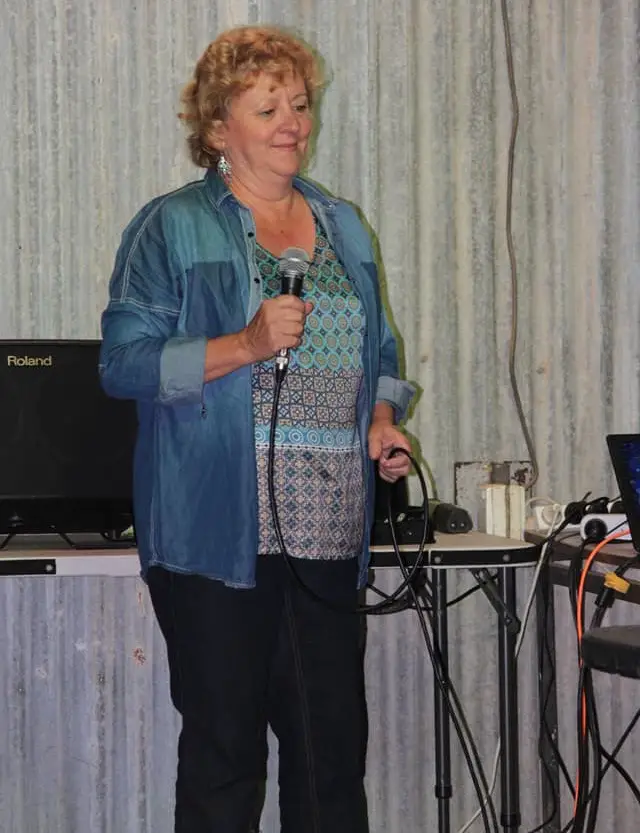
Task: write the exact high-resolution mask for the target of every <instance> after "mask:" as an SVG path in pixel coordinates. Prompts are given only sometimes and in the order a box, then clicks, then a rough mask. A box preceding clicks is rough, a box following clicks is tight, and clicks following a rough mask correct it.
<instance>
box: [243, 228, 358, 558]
mask: <svg viewBox="0 0 640 833" xmlns="http://www.w3.org/2000/svg"><path fill="white" fill-rule="evenodd" d="M257 264H258V268H259V269H260V272H261V275H262V281H263V295H264V297H265V299H266V298H272V297H275V296H277V295H279V294H280V285H281V281H280V276H279V274H278V259H277V258H276V257H274V256H273V255H272V254H271V253H270V252H268V251H267V250H266V249H264V248H262V247H261V246H258V247H257ZM302 298H303V299H304V300H305V301H311V302H312V303H313V305H314V306H313V311H312V312H311V314H310V315H309V316H308V318H307V321H306V324H305V331H304V336H303V339H302V344H301V345H300V347H298V348H297V349H295V350H291V351H290V354H289V368H288V370H287V375H286V376H285V380H284V383H283V385H282V390H281V394H280V403H279V407H278V425H277V428H276V443H275V468H274V471H275V477H274V482H275V494H276V502H277V506H278V516H279V519H280V525H281V527H282V534H283V538H284V542H285V546H286V548H287V552H288V553H289V554H290V555H291V556H293V557H294V558H319V559H343V558H354V557H356V556H357V555H358V554H359V552H360V550H361V546H362V534H363V525H364V482H363V471H362V457H361V453H360V442H359V438H358V431H357V426H356V401H357V397H358V391H359V389H360V386H361V384H362V380H363V370H362V344H363V332H364V328H365V326H366V321H365V320H364V314H363V309H362V305H361V303H360V300H359V299H358V297H357V295H356V294H355V292H354V290H353V286H352V284H351V281H350V280H349V277H348V275H347V274H346V272H345V270H344V268H343V266H342V265H341V264H340V263H339V262H338V260H337V258H336V254H335V252H334V251H333V250H332V248H331V246H330V245H329V242H328V240H327V238H326V236H325V234H324V232H323V231H322V228H321V227H320V225H319V224H316V246H315V251H314V255H313V261H312V263H311V266H310V267H309V271H308V272H307V275H306V277H305V280H304V284H303V289H302ZM273 388H274V360H273V359H271V360H269V361H266V362H260V363H257V364H255V365H254V366H253V369H252V390H253V410H254V422H255V443H256V459H257V469H258V516H259V549H258V552H259V553H261V554H266V553H277V552H279V547H278V544H277V540H276V536H275V532H274V530H273V523H272V519H271V510H270V507H269V495H268V488H267V457H268V448H269V434H270V420H271V409H272V404H273Z"/></svg>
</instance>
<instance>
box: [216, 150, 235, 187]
mask: <svg viewBox="0 0 640 833" xmlns="http://www.w3.org/2000/svg"><path fill="white" fill-rule="evenodd" d="M232 172H233V169H232V168H231V163H230V162H229V160H228V159H227V157H226V156H225V155H224V153H221V154H220V158H219V159H218V174H219V175H220V177H221V178H222V179H223V180H224V181H225V182H226V183H227V185H228V184H229V182H230V181H231V174H232Z"/></svg>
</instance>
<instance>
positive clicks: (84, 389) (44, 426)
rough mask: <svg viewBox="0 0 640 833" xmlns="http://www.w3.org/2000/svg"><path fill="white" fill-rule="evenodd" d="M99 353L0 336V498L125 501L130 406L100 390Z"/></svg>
mask: <svg viewBox="0 0 640 833" xmlns="http://www.w3.org/2000/svg"><path fill="white" fill-rule="evenodd" d="M99 351H100V342H99V341H51V342H48V341H11V342H8V341H0V501H5V500H12V499H21V500H23V499H27V500H30V499H56V500H66V501H85V502H86V501H91V502H95V501H120V502H123V501H124V502H130V501H131V494H132V469H133V449H134V444H135V435H136V429H137V418H136V411H135V404H134V403H133V402H128V401H119V400H114V399H110V398H109V397H107V396H106V394H105V393H104V392H103V390H102V388H101V386H100V380H99V376H98V358H99Z"/></svg>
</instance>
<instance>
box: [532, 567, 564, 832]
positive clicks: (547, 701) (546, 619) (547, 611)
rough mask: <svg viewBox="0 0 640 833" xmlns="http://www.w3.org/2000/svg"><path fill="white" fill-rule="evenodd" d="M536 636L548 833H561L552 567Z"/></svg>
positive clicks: (543, 581) (540, 595) (539, 595)
mask: <svg viewBox="0 0 640 833" xmlns="http://www.w3.org/2000/svg"><path fill="white" fill-rule="evenodd" d="M536 636H537V643H538V669H539V670H538V697H539V702H540V763H541V767H542V769H543V770H544V771H541V798H542V807H541V811H542V819H543V820H544V821H546V822H547V823H546V824H545V827H544V833H560V800H559V796H560V769H559V766H558V759H557V757H556V753H555V748H557V743H558V695H557V690H556V677H555V668H554V666H555V653H556V639H555V612H554V605H553V581H552V579H551V572H550V568H549V566H548V565H546V566H545V567H544V568H543V570H542V572H541V573H540V579H539V581H538V587H537V588H536Z"/></svg>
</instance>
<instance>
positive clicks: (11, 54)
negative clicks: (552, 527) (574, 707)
mask: <svg viewBox="0 0 640 833" xmlns="http://www.w3.org/2000/svg"><path fill="white" fill-rule="evenodd" d="M508 6H509V13H510V17H511V24H512V34H513V47H514V60H515V72H516V81H517V88H518V96H519V104H520V131H519V135H518V141H517V153H516V165H515V180H514V186H515V187H514V203H513V232H514V240H515V244H516V254H517V258H518V296H517V297H518V302H519V304H518V308H519V325H520V326H519V339H518V347H517V356H516V358H517V365H516V366H517V376H518V380H519V383H520V387H521V392H522V396H523V401H524V407H525V411H526V413H527V416H528V419H529V421H530V423H531V425H532V428H533V432H534V438H535V441H536V446H537V451H538V456H539V461H540V469H541V472H540V481H539V484H538V486H537V491H538V493H539V494H549V493H550V494H552V495H553V497H554V498H556V499H559V500H561V501H566V500H568V499H570V498H573V497H575V496H576V495H578V494H582V493H583V492H584V491H586V490H587V489H592V490H593V491H594V492H599V491H602V490H607V489H609V488H612V484H611V473H610V469H609V467H608V464H607V461H606V454H605V448H604V442H603V435H604V433H605V432H606V431H607V430H638V427H639V426H640V328H639V327H638V323H639V321H640V274H639V268H640V267H639V265H638V264H639V263H640V257H639V255H640V251H639V249H640V245H639V236H640V235H639V231H640V216H639V212H640V198H639V194H640V187H639V184H640V183H639V180H640V148H639V139H638V136H639V135H640V131H639V127H640V125H639V124H638V118H639V116H638V109H639V108H638V104H639V95H638V92H639V91H638V86H639V84H640V80H639V79H640V74H639V73H638V39H639V31H640V10H639V7H638V3H637V2H636V0H618V2H616V3H610V2H607V0H557V2H546V3H545V2H537V3H528V4H522V3H508ZM259 20H262V21H276V22H280V23H285V24H288V25H292V26H294V27H296V28H298V29H299V30H300V31H301V32H302V33H303V34H304V35H305V36H306V37H307V38H308V39H309V40H310V41H311V42H312V43H313V44H314V45H315V46H317V48H318V49H319V50H320V52H321V53H322V54H323V55H324V56H325V58H326V60H327V64H328V69H329V71H330V76H331V83H330V84H329V86H328V90H327V93H326V96H325V97H324V100H323V102H322V109H321V121H322V130H321V133H320V141H319V144H318V147H317V152H316V154H315V157H314V160H313V163H312V166H311V170H310V173H311V175H312V176H314V177H315V178H317V179H318V180H320V181H321V182H323V183H325V184H326V185H327V186H328V187H329V188H331V189H332V190H334V191H336V192H338V193H340V194H341V195H343V196H345V197H347V198H348V199H351V200H353V201H355V202H356V203H358V204H359V205H360V206H361V207H362V209H363V210H364V212H365V214H366V215H367V217H368V218H369V221H370V222H371V225H372V226H373V228H374V229H375V231H376V234H377V236H378V238H379V242H380V247H381V251H382V254H383V258H384V277H385V292H386V295H387V297H388V301H389V305H390V309H391V311H392V314H393V319H394V323H395V326H396V328H397V330H398V332H399V333H400V334H401V337H402V340H403V355H404V360H405V366H406V372H407V376H408V377H409V378H410V379H412V380H413V381H415V382H416V383H417V384H418V385H419V386H420V388H421V389H422V395H421V398H420V401H419V402H418V404H417V406H416V408H415V409H414V412H413V415H412V417H411V419H410V421H409V430H410V431H411V433H412V435H413V436H414V437H415V439H416V444H417V445H419V447H420V450H421V452H422V454H423V456H424V458H425V461H427V462H428V464H429V466H430V468H431V470H432V471H433V473H434V476H435V479H436V482H437V485H438V491H439V493H440V495H441V496H442V497H445V498H447V497H451V496H452V492H453V463H454V461H455V460H473V459H476V460H491V459H522V458H523V457H525V456H526V454H525V446H524V442H523V439H522V434H521V431H520V427H519V425H518V422H517V419H516V413H515V409H514V405H513V399H512V394H511V390H510V386H509V379H508V363H507V362H508V346H509V337H510V330H511V312H512V303H511V275H510V269H509V262H508V257H507V250H506V243H505V208H506V206H505V194H506V190H505V188H506V175H507V147H508V141H509V134H510V128H511V116H512V111H511V101H510V96H509V87H508V78H507V73H506V64H505V51H504V40H503V32H502V21H501V18H500V9H499V4H498V3H495V2H491V0H477V2H474V3H469V2H468V0H452V2H445V0H421V2H412V0H397V2H394V3H389V2H387V1H386V0H349V2H344V0H323V2H320V0H277V2H276V0H225V2H224V3H210V2H204V0H190V2H188V3H178V2H177V0H165V2H161V0H139V2H137V3H135V4H131V3H126V2H123V0H102V1H101V2H97V0H87V1H86V2H79V0H69V1H68V2H62V1H61V0H32V2H30V3H28V4H21V3H18V2H17V0H5V2H4V3H3V4H2V6H1V8H0V45H1V49H0V69H1V70H2V71H1V72H0V113H2V128H1V133H0V135H1V136H2V151H1V152H0V193H1V194H2V204H1V207H0V337H25V338H35V337H54V338H57V337H61V338H68V337H92V336H95V335H97V334H98V332H99V314H100V311H101V309H102V308H103V306H104V303H105V300H106V293H107V282H108V278H109V274H110V271H111V267H112V262H113V257H114V253H115V249H116V247H117V244H118V240H119V237H120V234H121V232H122V228H123V226H124V225H125V223H126V222H127V221H128V220H129V219H130V218H131V216H132V215H133V213H134V212H135V211H136V210H137V209H138V208H139V207H140V206H141V205H142V204H143V203H144V202H145V201H146V200H148V199H149V198H151V197H153V196H155V195H157V194H158V193H161V192H163V191H166V190H168V189H170V188H173V187H176V186H178V185H180V184H181V183H182V182H183V181H185V180H186V179H189V178H193V177H195V176H198V175H199V174H198V172H197V171H195V170H194V169H193V168H192V167H191V166H190V165H189V163H188V161H187V159H186V154H185V151H184V147H183V132H182V129H181V127H180V125H179V123H178V120H177V119H176V118H175V114H176V111H177V109H178V95H179V91H180V89H181V86H182V85H183V83H184V82H185V81H186V80H187V78H188V76H189V73H190V72H191V70H192V67H193V64H194V61H195V59H196V58H197V56H198V55H199V54H200V52H201V51H202V49H203V48H204V46H205V45H206V44H207V42H208V41H209V40H210V39H211V38H212V37H213V36H215V34H216V33H217V32H218V31H219V30H220V29H221V28H223V27H226V26H228V25H231V24H234V23H243V22H249V21H259ZM0 406H1V403H0ZM138 589H139V588H138V587H137V586H136V585H135V582H134V583H130V582H129V583H128V582H123V583H122V585H120V583H118V582H116V583H115V584H112V583H110V582H109V581H104V582H99V581H96V580H88V579H87V580H86V581H85V582H83V581H76V580H73V581H65V582H60V583H58V582H52V583H47V584H46V585H45V584H41V583H39V582H25V581H22V580H8V581H5V580H3V581H2V583H1V585H0V601H1V604H2V608H1V609H2V618H3V621H4V622H5V626H4V629H3V630H1V631H0V634H1V639H2V643H3V650H2V651H1V652H0V679H1V681H2V682H1V683H0V685H1V686H2V692H3V702H4V704H5V707H4V711H3V714H2V718H1V719H0V738H1V739H2V743H0V755H1V756H2V758H1V761H2V764H1V766H2V772H1V774H2V776H3V777H2V783H3V790H2V793H1V794H0V828H2V829H3V831H4V830H5V829H6V830H7V831H8V833H41V831H42V832H43V833H44V831H46V833H63V831H64V833H72V831H75V830H78V831H82V832H83V833H85V831H87V830H90V831H96V830H100V831H105V832H107V831H108V833H112V831H113V833H116V831H118V833H119V831H121V830H130V829H132V828H134V827H135V826H136V825H137V826H138V829H141V830H153V831H154V833H162V831H164V830H168V827H167V825H168V822H167V818H168V813H169V806H170V802H171V795H170V793H171V782H172V777H173V776H172V768H173V757H172V754H173V753H172V751H171V748H172V743H173V742H174V740H175V731H176V727H177V724H176V720H175V717H174V715H173V713H172V710H171V706H170V703H169V701H168V692H167V686H166V679H165V675H164V664H163V663H164V654H163V647H162V644H161V641H160V640H159V637H158V634H157V631H156V630H155V628H154V626H153V625H152V622H151V619H150V617H149V615H148V611H146V612H145V613H144V614H143V613H142V612H141V610H140V608H139V602H138ZM481 602H482V600H475V601H473V602H470V603H469V604H468V605H465V606H464V607H463V608H462V609H461V610H460V611H459V613H456V614H455V617H458V616H459V617H460V618H459V621H458V619H457V618H455V617H453V623H454V624H453V625H452V627H453V628H454V633H455V634H456V641H455V649H453V650H452V657H451V662H452V668H453V670H454V678H455V679H456V680H458V681H459V685H460V687H461V691H462V693H463V695H464V698H463V699H464V700H465V702H469V703H470V709H471V712H472V713H471V715H470V719H471V721H472V724H473V725H474V726H475V727H476V728H477V729H478V730H479V733H480V735H481V736H482V737H483V738H484V740H483V743H484V746H483V747H482V749H483V755H484V756H485V757H488V758H489V759H491V756H492V754H493V753H492V747H493V743H494V742H495V739H496V738H495V732H496V725H495V689H494V688H493V682H492V679H493V677H492V669H493V667H494V666H493V664H492V663H493V662H494V658H493V654H492V647H491V639H490V638H489V633H490V632H491V631H492V628H493V624H492V619H491V616H490V615H487V614H488V611H487V607H486V605H483V604H482V603H481ZM632 615H633V612H632V611H629V613H628V616H632ZM405 619H406V617H405V618H402V617H400V618H399V619H398V620H393V621H385V622H380V623H379V622H377V621H376V622H373V623H371V632H370V640H371V652H370V657H369V670H368V674H369V689H370V700H371V703H372V715H373V718H372V727H373V729H374V731H373V733H372V746H371V755H370V780H369V784H370V794H371V804H372V808H373V811H374V813H375V815H374V819H375V820H376V823H379V824H380V827H379V829H382V827H383V826H386V827H387V829H402V830H406V831H408V832H409V833H413V830H416V831H417V830H418V829H423V825H424V820H425V819H427V820H428V824H429V825H431V827H433V824H434V815H433V813H434V804H433V797H432V795H433V792H432V791H433V771H432V753H431V746H430V741H431V734H430V732H431V727H430V725H429V717H427V718H425V717H424V714H425V710H426V713H427V715H430V714H431V697H432V688H431V686H432V676H431V673H430V672H429V670H428V668H427V667H426V665H425V664H424V658H423V655H422V652H421V650H420V649H419V644H418V642H417V641H416V639H415V635H414V636H411V637H409V636H408V631H409V630H411V631H412V632H413V628H414V625H413V624H411V623H410V622H409V621H405ZM471 631H473V633H474V634H483V635H484V636H485V637H486V638H483V639H481V640H480V641H479V643H476V642H473V643H471V642H470V641H469V638H468V634H469V633H470V632H471ZM478 644H480V645H481V646H483V647H480V648H478V647H477V645H478ZM5 646H6V650H5ZM77 646H80V647H77ZM123 646H124V647H123ZM139 647H142V650H143V651H144V654H145V657H146V662H145V663H144V664H140V661H139V660H140V658H139V655H137V656H138V659H135V658H133V652H134V651H135V650H136V649H137V648H139ZM566 649H567V651H568V650H569V645H567V646H566ZM527 651H528V653H527ZM567 656H570V654H567ZM521 665H522V668H521V671H522V672H523V673H524V674H525V678H524V680H523V690H522V696H521V701H522V721H523V732H524V733H525V734H526V735H527V736H528V737H529V742H530V743H531V744H533V735H532V732H533V728H532V725H531V719H530V715H531V714H532V709H533V706H534V704H535V699H536V698H535V684H534V682H535V679H534V661H533V658H532V654H531V651H530V648H527V646H526V645H525V649H524V654H523V660H522V663H521ZM568 668H569V661H568V660H567V669H568ZM568 673H569V671H568V670H567V674H568ZM526 674H529V683H526V679H527V677H526ZM566 690H567V698H568V700H567V703H569V701H570V699H571V696H572V693H571V692H572V688H571V684H570V681H569V680H567V689H566ZM602 696H603V702H605V703H606V704H608V708H609V710H610V711H611V713H616V712H617V711H619V710H620V709H622V708H623V707H624V708H627V703H628V701H629V700H630V699H631V697H632V695H631V694H630V693H629V690H628V688H627V687H625V686H620V685H619V684H618V683H616V681H611V682H610V684H608V687H607V686H606V685H605V686H604V688H603V695H602ZM567 708H568V706H567ZM563 713H564V714H565V718H564V719H565V720H566V721H568V723H567V725H569V722H570V721H571V720H572V718H571V715H570V714H569V712H568V711H566V713H565V712H563ZM625 714H626V712H625ZM613 728H614V727H613V726H612V727H611V731H613ZM159 729H160V730H159ZM630 743H631V744H633V743H637V741H633V742H630ZM533 748H534V747H533V746H527V747H526V749H527V750H528V751H527V752H525V751H523V753H522V754H523V767H524V771H525V772H526V773H529V774H528V775H527V780H526V784H525V786H526V790H525V795H524V797H523V808H524V809H525V810H526V814H525V817H526V819H527V821H528V822H529V821H530V822H531V825H533V824H535V823H536V819H537V815H536V811H535V806H534V805H535V797H536V795H537V791H538V790H539V780H538V779H537V776H536V767H535V761H534V759H533V758H532V757H531V756H532V755H533V752H532V749H533ZM629 749H630V750H631V751H630V752H629V753H627V754H628V755H630V756H631V757H630V759H629V760H630V763H632V761H633V754H634V751H633V750H635V755H636V758H637V747H634V746H633V745H630V747H629ZM569 751H570V750H569ZM456 767H457V768H458V769H457V770H456V795H457V799H456V802H458V801H459V803H456V810H455V812H456V813H457V814H458V815H459V816H460V819H461V818H462V817H463V816H465V815H466V812H467V810H469V811H471V810H472V807H473V803H474V802H473V797H472V794H471V792H470V789H469V784H468V780H466V779H465V778H464V777H463V775H462V770H461V764H460V761H459V759H458V760H457V761H456ZM5 784H9V788H8V789H5V788H4V785H5ZM159 785H160V786H159ZM617 790H618V787H617V786H615V787H613V786H612V791H613V792H612V795H616V796H617V792H615V791H617ZM270 800H271V803H270V804H269V805H268V807H267V810H266V814H265V824H266V825H267V827H266V829H267V830H268V831H269V833H270V831H271V830H273V829H275V826H274V825H275V821H274V819H275V815H274V813H275V810H274V809H273V797H272V796H271V798H270ZM607 800H609V799H607ZM620 800H621V801H622V804H621V805H620V807H621V808H623V810H624V813H627V815H626V816H625V815H624V813H623V815H622V816H619V815H615V814H616V813H618V811H617V810H614V808H613V805H611V813H612V814H614V815H612V818H614V819H615V825H614V826H615V829H616V830H618V831H620V833H624V831H625V824H628V822H625V821H623V819H624V818H630V817H631V811H630V809H629V807H627V805H626V804H625V802H626V801H627V799H626V798H623V797H621V799H620ZM627 811H628V812H627ZM607 812H608V811H607ZM620 812H622V810H621V811H620ZM538 821H539V819H538ZM476 829H479V828H477V827H476ZM603 829H604V828H603ZM626 829H632V828H628V827H627V828H626Z"/></svg>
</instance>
